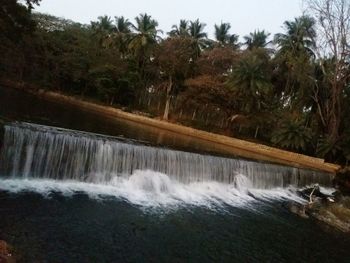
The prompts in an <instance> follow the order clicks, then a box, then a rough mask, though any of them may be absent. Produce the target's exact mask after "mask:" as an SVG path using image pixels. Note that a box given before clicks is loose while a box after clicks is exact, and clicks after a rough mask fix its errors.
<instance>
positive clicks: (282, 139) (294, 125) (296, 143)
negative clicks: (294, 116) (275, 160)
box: [271, 119, 313, 151]
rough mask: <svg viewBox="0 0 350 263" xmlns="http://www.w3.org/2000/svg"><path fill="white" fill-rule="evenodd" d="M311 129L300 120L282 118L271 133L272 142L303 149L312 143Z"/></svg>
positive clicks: (291, 148) (293, 148)
mask: <svg viewBox="0 0 350 263" xmlns="http://www.w3.org/2000/svg"><path fill="white" fill-rule="evenodd" d="M312 137H313V136H312V131H311V129H310V128H308V127H306V126H305V124H304V122H303V121H302V120H301V121H300V120H288V119H287V120H284V121H283V122H282V124H281V125H280V127H278V128H277V129H276V131H275V132H274V133H273V135H272V138H271V141H272V143H274V144H276V145H278V146H280V147H282V148H286V149H290V150H297V151H300V150H302V151H305V150H306V149H307V147H308V146H310V145H312Z"/></svg>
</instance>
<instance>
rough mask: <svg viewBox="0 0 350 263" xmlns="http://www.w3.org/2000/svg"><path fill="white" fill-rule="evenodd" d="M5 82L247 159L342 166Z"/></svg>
mask: <svg viewBox="0 0 350 263" xmlns="http://www.w3.org/2000/svg"><path fill="white" fill-rule="evenodd" d="M2 84H3V85H4V86H5V87H7V88H16V89H20V90H23V91H25V92H29V93H31V94H34V95H35V96H38V97H40V98H42V99H45V100H47V101H50V102H51V101H52V102H54V103H61V104H66V105H72V106H75V107H78V108H80V109H83V110H85V111H88V112H93V113H97V114H100V115H101V116H109V117H115V118H120V119H125V120H128V121H132V122H135V123H139V124H143V125H147V126H151V127H156V128H158V129H162V130H167V131H171V132H175V133H178V134H182V135H186V136H191V137H194V138H198V139H202V140H205V141H209V142H213V143H217V144H221V145H224V146H226V147H230V148H231V149H232V153H233V154H235V155H238V156H241V157H244V158H249V159H255V160H261V161H268V162H273V163H278V164H283V165H289V166H294V167H298V168H308V169H315V170H319V171H324V172H329V173H333V174H335V173H336V172H337V171H338V170H339V169H340V166H338V165H335V164H331V163H326V162H324V160H323V159H319V158H314V157H310V156H306V155H302V154H297V153H293V152H288V151H285V150H281V149H277V148H273V147H269V146H266V145H262V144H257V143H253V142H249V141H244V140H240V139H236V138H231V137H227V136H224V135H219V134H214V133H210V132H206V131H202V130H197V129H194V128H190V127H186V126H182V125H179V124H175V123H169V122H167V121H163V120H159V119H153V118H149V117H146V116H142V115H138V114H133V113H129V112H125V111H123V110H121V109H117V108H113V107H110V106H106V105H100V104H96V103H92V102H88V101H85V100H82V99H80V98H75V97H71V96H67V95H63V94H60V93H57V92H52V91H45V90H41V89H35V88H31V87H28V86H26V85H19V84H18V83H13V82H8V81H7V82H4V81H2Z"/></svg>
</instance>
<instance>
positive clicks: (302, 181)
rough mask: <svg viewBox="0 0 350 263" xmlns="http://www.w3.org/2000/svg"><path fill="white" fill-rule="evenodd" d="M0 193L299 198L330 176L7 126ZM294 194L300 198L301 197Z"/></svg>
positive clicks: (162, 199) (200, 200)
mask: <svg viewBox="0 0 350 263" xmlns="http://www.w3.org/2000/svg"><path fill="white" fill-rule="evenodd" d="M0 165H1V175H2V179H1V180H0V189H1V190H5V191H11V192H20V191H24V190H29V191H33V192H39V193H42V194H45V195H48V194H49V193H50V192H52V191H60V192H62V193H65V194H68V195H69V194H72V193H74V192H76V191H83V192H86V193H88V194H89V195H91V196H95V197H96V196H100V195H111V196H116V197H121V198H125V199H127V200H129V201H131V202H133V203H136V204H141V205H156V204H173V203H178V202H184V203H190V204H209V203H210V204H212V203H218V202H219V203H229V204H231V205H233V204H234V205H238V204H246V203H247V202H249V201H253V200H255V199H256V198H263V199H264V198H267V199H269V198H286V199H298V198H297V196H296V195H295V194H294V193H293V191H294V190H295V189H296V188H297V187H302V186H306V185H309V184H312V183H316V182H317V183H320V184H323V185H325V186H329V185H330V181H331V175H330V174H326V173H321V172H317V171H311V170H303V169H297V168H293V167H287V166H280V165H274V164H268V163H257V162H253V161H247V160H240V159H229V158H222V157H217V156H210V155H202V154H196V153H189V152H182V151H174V150H171V149H166V148H157V147H152V146H148V145H143V144H140V143H139V142H135V141H129V140H125V139H120V138H116V137H110V136H104V135H99V134H92V133H86V132H79V131H74V130H67V129H61V128H55V127H48V126H42V125H36V124H29V123H11V124H8V125H5V136H4V145H3V149H2V157H1V163H0ZM294 192H295V191H294Z"/></svg>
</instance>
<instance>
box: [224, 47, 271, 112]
mask: <svg viewBox="0 0 350 263" xmlns="http://www.w3.org/2000/svg"><path fill="white" fill-rule="evenodd" d="M268 63H269V56H268V54H267V52H266V51H265V50H259V49H256V50H253V51H252V52H249V53H246V54H245V56H243V57H242V58H241V60H240V61H239V62H238V63H237V64H236V65H235V66H234V67H233V69H232V73H231V75H230V77H229V81H228V84H229V87H230V89H231V90H232V91H233V92H234V93H235V95H236V97H237V100H238V101H240V103H241V110H242V111H243V113H245V114H251V113H253V111H254V110H256V111H261V110H262V109H263V106H266V105H265V103H266V100H265V99H266V98H267V97H268V96H267V95H269V93H270V91H271V86H272V84H271V79H270V78H271V74H270V72H269V71H268V69H269V64H268Z"/></svg>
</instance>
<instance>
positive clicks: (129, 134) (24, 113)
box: [0, 87, 234, 156]
mask: <svg viewBox="0 0 350 263" xmlns="http://www.w3.org/2000/svg"><path fill="white" fill-rule="evenodd" d="M1 119H4V120H7V121H13V120H17V121H26V122H33V123H37V124H44V125H51V126H57V127H62V128H68V129H74V130H80V131H87V132H94V133H101V134H106V135H112V136H120V137H125V138H130V139H135V140H139V141H144V142H147V143H150V144H153V145H159V146H162V147H169V148H173V149H179V150H184V151H192V152H201V153H203V152H206V153H211V154H215V155H217V154H219V155H225V156H234V155H233V154H232V148H229V147H225V146H224V145H220V144H215V143H212V142H207V141H205V140H200V139H196V138H193V137H189V136H186V135H180V134H177V133H174V132H170V131H165V130H161V129H157V128H153V127H149V126H145V125H141V124H137V123H134V122H131V121H127V120H122V119H117V118H113V117H108V116H107V117H101V114H98V113H96V114H94V113H92V112H86V111H84V110H81V109H79V108H78V107H75V106H70V105H63V104H60V103H52V102H48V101H46V100H43V99H39V98H37V97H35V96H33V95H31V94H26V93H24V92H21V91H18V90H14V89H9V88H2V87H0V120H1Z"/></svg>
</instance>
